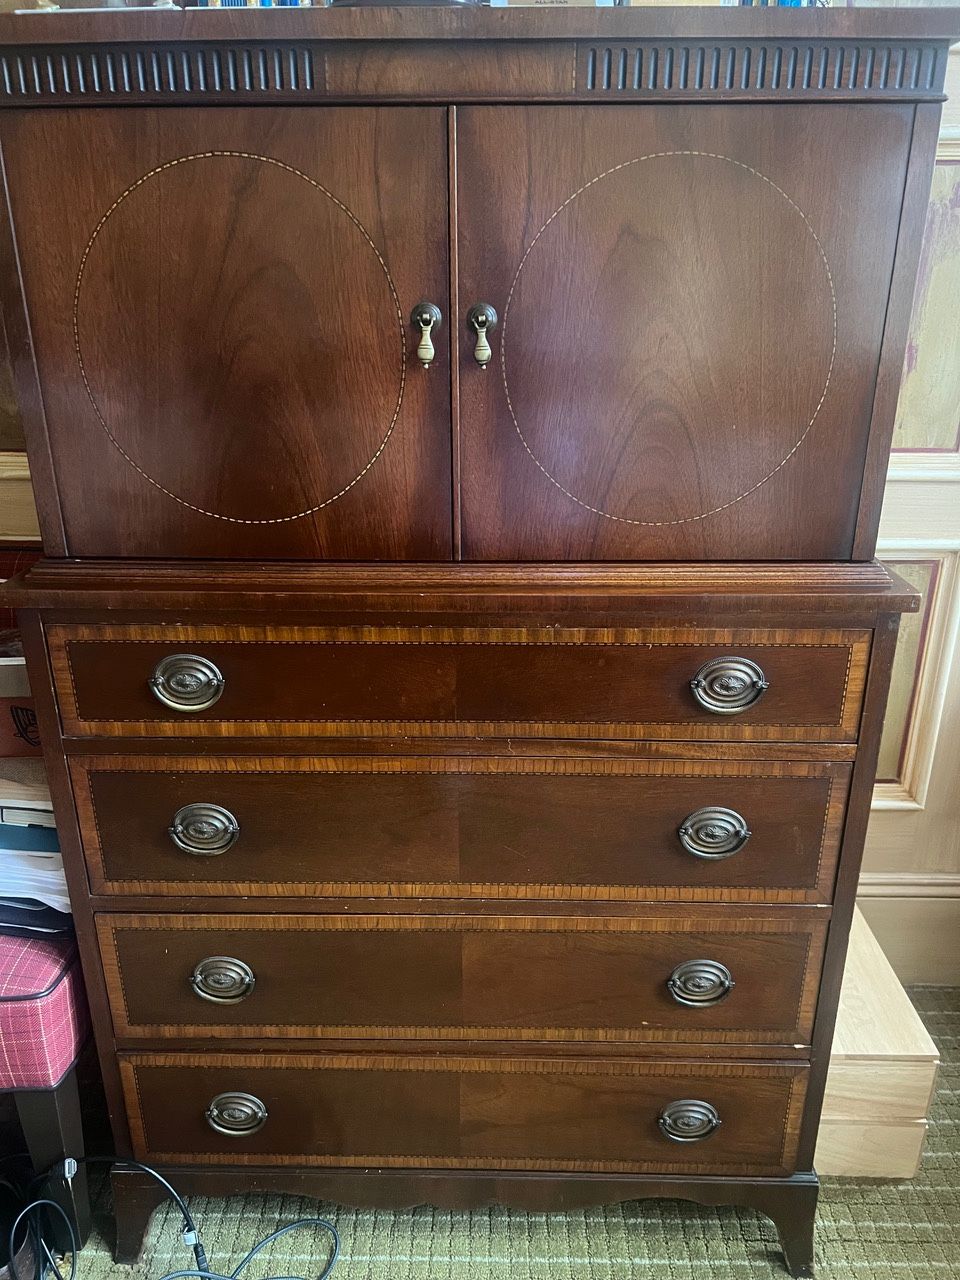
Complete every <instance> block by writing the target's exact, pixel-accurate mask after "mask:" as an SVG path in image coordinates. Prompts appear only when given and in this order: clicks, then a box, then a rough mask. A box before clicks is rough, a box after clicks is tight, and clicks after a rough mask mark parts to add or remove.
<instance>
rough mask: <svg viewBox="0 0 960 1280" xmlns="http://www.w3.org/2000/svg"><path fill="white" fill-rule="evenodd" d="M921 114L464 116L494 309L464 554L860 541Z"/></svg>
mask: <svg viewBox="0 0 960 1280" xmlns="http://www.w3.org/2000/svg"><path fill="white" fill-rule="evenodd" d="M912 125H913V114H912V109H911V108H908V107H903V106H896V107H894V106H891V107H876V106H856V107H854V106H850V107H843V108H838V107H836V106H833V105H829V106H810V105H804V106H799V105H797V106H783V105H776V106H753V105H751V106H747V105H742V104H741V105H735V106H734V105H731V106H723V107H717V106H710V107H698V106H695V105H683V106H680V105H658V106H650V107H649V108H647V109H646V110H644V111H642V112H639V113H638V112H637V110H636V108H635V107H632V106H606V105H605V106H603V107H595V106H591V107H578V108H575V109H574V108H571V107H537V108H531V107H511V108H504V107H501V106H497V107H490V108H463V109H462V110H460V111H458V113H457V154H458V209H459V211H460V212H459V220H460V229H461V234H460V245H459V289H460V308H461V311H462V312H466V311H467V310H468V309H469V307H470V306H471V305H472V304H473V303H474V302H476V301H478V300H480V299H481V298H482V299H483V300H486V301H489V302H491V303H492V304H493V305H494V307H495V308H496V309H497V310H498V312H499V313H500V324H499V327H498V329H497V331H496V332H495V333H494V334H493V335H492V338H491V345H492V346H493V347H494V349H495V354H494V361H493V362H492V364H491V368H490V369H489V370H488V371H486V372H485V373H482V372H481V371H480V370H479V369H476V368H474V369H470V368H469V363H467V367H465V368H463V370H462V372H461V378H460V396H461V400H460V404H461V426H460V443H461V451H462V455H461V456H462V462H461V468H462V485H463V491H462V503H463V545H464V555H465V557H466V558H468V559H476V560H500V559H520V560H591V559H605V560H631V559H639V560H651V559H652V560H686V559H692V560H703V559H707V558H721V559H725V558H729V559H733V560H744V559H764V560H775V559H794V560H797V559H801V560H802V559H810V560H817V559H842V558H845V557H848V556H849V555H850V554H851V551H852V546H853V535H854V527H855V524H856V512H857V501H858V498H859V492H860V483H861V474H862V470H863V459H864V451H865V448H866V441H867V435H868V431H869V427H870V422H871V416H872V410H873V395H874V383H875V380H876V374H877V353H878V351H879V346H880V341H881V334H882V330H883V323H884V314H885V303H886V298H887V294H888V291H889V288H890V274H891V271H892V266H893V253H894V247H895V243H896V233H897V226H898V210H899V207H900V202H901V199H902V196H903V179H904V174H905V171H906V163H907V154H908V149H909V145H910V138H911V131H912ZM853 157H855V158H856V159H855V162H854V163H851V159H852V158H853ZM880 172H883V174H884V180H883V182H882V183H879V182H878V181H877V175H878V174H879V173H880ZM852 208H856V209H857V210H858V211H859V215H858V223H859V227H858V233H857V235H856V236H852V235H851V234H850V227H849V214H848V211H849V210H850V209H852ZM494 366H495V367H494Z"/></svg>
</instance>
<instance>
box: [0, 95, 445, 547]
mask: <svg viewBox="0 0 960 1280" xmlns="http://www.w3.org/2000/svg"><path fill="white" fill-rule="evenodd" d="M2 124H3V152H4V160H5V165H6V176H7V183H8V189H9V193H10V199H11V203H12V210H13V224H14V230H15V234H16V240H17V248H18V251H19V258H20V267H21V272H22V278H23V287H24V294H25V298H26V304H27V313H28V315H29V321H30V325H31V328H32V336H33V343H34V347H35V352H36V360H37V366H38V370H39V381H40V388H41V391H42V400H43V407H44V411H45V415H46V423H47V430H48V433H49V439H50V445H51V452H52V456H53V467H54V471H55V475H56V482H57V489H58V492H59V499H60V507H61V511H62V517H63V523H64V527H65V540H66V547H67V549H68V551H69V553H70V554H72V555H79V556H159V557H181V556H182V557H199V558H219V557H254V558H258V559H301V558H302V559H332V560H435V559H449V557H450V548H451V497H450V429H449V365H448V358H447V354H446V348H445V347H444V346H442V344H440V343H439V341H438V343H437V346H436V356H435V359H434V362H433V365H432V367H431V368H430V369H428V370H427V369H424V368H422V367H421V363H420V361H419V360H418V359H416V356H415V351H416V345H417V337H416V335H415V334H414V331H413V330H412V328H411V324H410V315H411V312H412V310H413V308H414V306H415V304H416V303H418V302H419V301H420V300H421V299H427V300H432V301H435V302H436V303H438V304H440V305H441V306H442V308H443V310H444V311H446V309H447V308H446V299H447V295H448V291H449V276H448V259H447V240H448V226H447V173H446V151H447V147H446V139H447V132H446V119H445V114H444V112H443V111H442V110H439V109H428V108H427V109H421V110H416V111H414V110H406V111H405V110H396V109H393V110H391V109H383V108H380V109H378V108H359V107H357V108H345V109H336V108H328V109H318V110H312V111H311V110H307V111H297V110H288V109H276V110H275V109H270V108H266V109H264V108H260V109H255V108H247V109H241V110H234V111H228V110H224V109H214V110H210V111H193V110H183V109H168V110H156V109H145V108H138V109H133V110H130V111H116V110H93V111H85V112H84V111H80V112H61V111H50V112H37V113H20V112H18V113H15V114H6V115H5V116H4V117H3V120H2Z"/></svg>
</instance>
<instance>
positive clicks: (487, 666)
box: [48, 623, 870, 742]
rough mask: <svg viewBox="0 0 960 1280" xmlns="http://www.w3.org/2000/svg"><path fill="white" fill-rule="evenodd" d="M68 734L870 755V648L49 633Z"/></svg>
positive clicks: (225, 631)
mask: <svg viewBox="0 0 960 1280" xmlns="http://www.w3.org/2000/svg"><path fill="white" fill-rule="evenodd" d="M48 639H49V646H50V655H51V661H52V664H53V671H54V678H55V681H56V685H57V690H58V694H59V700H60V712H61V717H62V722H63V728H64V733H65V734H66V735H67V736H71V735H93V734H100V735H104V736H108V737H129V736H137V735H143V734H150V735H155V736H161V737H240V736H242V737H257V736H269V735H273V734H280V733H282V734H284V735H287V736H301V737H327V736H332V737H338V736H362V737H389V736H394V735H398V734H403V735H408V736H409V735H418V736H422V737H424V738H429V737H438V736H443V735H461V734H462V735H477V734H483V735H509V736H511V737H524V738H543V737H554V738H556V737H559V738H564V737H577V738H582V737H594V738H620V739H630V738H653V739H671V738H697V739H714V740H723V739H737V738H739V739H754V740H759V741H776V740H815V741H829V742H850V741H853V740H855V739H856V736H857V728H858V724H859V719H860V706H861V702H862V697H863V686H864V680H865V676H866V668H867V659H868V656H869V650H870V632H869V631H854V630H826V629H822V630H806V629H804V630H799V629H798V630H776V631H775V630H758V629H752V630H740V629H736V630H716V629H711V628H661V629H656V628H642V629H641V628H572V627H569V628H566V627H549V628H547V627H541V628H537V627H510V628H494V627H482V628H475V627H425V626H420V627H266V626H247V625H239V624H238V625H227V626H209V625H189V626H185V625H168V626H167V625H154V624H141V623H124V624H106V623H105V624H79V623H51V624H49V625H48Z"/></svg>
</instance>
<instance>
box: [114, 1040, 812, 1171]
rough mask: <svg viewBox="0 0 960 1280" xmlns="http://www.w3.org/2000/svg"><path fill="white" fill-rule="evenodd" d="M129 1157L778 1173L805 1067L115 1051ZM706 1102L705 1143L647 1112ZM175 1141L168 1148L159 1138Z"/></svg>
mask: <svg viewBox="0 0 960 1280" xmlns="http://www.w3.org/2000/svg"><path fill="white" fill-rule="evenodd" d="M120 1069H121V1074H122V1076H123V1082H124V1091H125V1095H126V1098H127V1110H128V1115H129V1119H130V1124H131V1128H132V1131H133V1135H134V1139H133V1142H134V1151H135V1153H136V1154H137V1156H138V1157H139V1158H141V1159H146V1160H151V1161H155V1162H158V1163H162V1164H177V1163H180V1162H185V1163H190V1164H199V1165H204V1164H233V1165H239V1166H245V1165H253V1166H256V1165H260V1166H270V1165H277V1164H285V1163H287V1162H288V1161H289V1160H290V1157H291V1156H295V1157H296V1162H297V1163H298V1164H300V1165H303V1166H306V1167H311V1166H327V1167H346V1168H349V1167H350V1166H354V1167H356V1166H362V1167H367V1168H369V1167H382V1168H422V1167H431V1168H438V1169H443V1168H446V1169H471V1168H475V1169H501V1170H517V1171H519V1170H528V1171H535V1170H540V1171H543V1172H546V1171H549V1170H568V1171H570V1172H575V1171H578V1170H579V1171H583V1172H588V1171H589V1172H596V1173H602V1172H623V1173H628V1172H641V1171H642V1172H650V1173H671V1172H678V1171H679V1172H685V1173H696V1172H704V1171H706V1170H707V1169H709V1170H710V1172H712V1173H717V1172H721V1171H722V1172H724V1173H730V1174H737V1175H744V1176H748V1175H750V1174H755V1173H765V1174H768V1175H770V1174H781V1175H782V1174H786V1173H789V1172H790V1171H791V1169H792V1165H793V1160H794V1152H795V1146H796V1131H797V1122H798V1119H799V1115H800V1111H801V1109H802V1105H803V1096H804V1090H805V1084H806V1074H807V1072H806V1068H805V1067H803V1066H801V1065H796V1064H791V1065H786V1064H783V1065H781V1064H771V1065H759V1064H753V1063H747V1064H740V1063H737V1064H733V1063H729V1064H714V1063H689V1062H670V1061H664V1062H659V1063H646V1062H634V1061H630V1060H628V1059H627V1060H609V1059H593V1060H577V1061H570V1060H565V1059H563V1058H557V1057H550V1058H541V1059H527V1058H523V1059H516V1058H510V1057H508V1056H501V1057H495V1058H483V1057H463V1056H461V1057H443V1056H436V1055H431V1056H399V1055H393V1056H383V1055H381V1056H378V1055H376V1054H367V1055H352V1056H341V1055H332V1054H331V1055H324V1056H320V1055H315V1056H306V1055H301V1054H289V1055H284V1056H280V1055H268V1054H267V1055H257V1056H242V1055H217V1054H210V1053H208V1054H195V1055H191V1054H122V1055H121V1056H120ZM236 1089H239V1090H242V1091H244V1092H248V1093H253V1094H254V1095H256V1096H258V1097H261V1098H262V1100H263V1102H264V1103H265V1104H266V1106H267V1108H268V1110H269V1111H270V1112H271V1114H270V1118H269V1119H268V1120H267V1123H266V1125H264V1127H263V1128H262V1129H261V1130H260V1131H259V1132H258V1133H255V1134H252V1135H249V1136H247V1137H243V1138H240V1139H239V1140H238V1139H237V1138H235V1137H233V1138H231V1137H223V1136H221V1135H219V1134H217V1133H215V1132H214V1131H213V1130H211V1129H210V1127H209V1126H208V1125H207V1123H206V1120H205V1119H204V1111H205V1109H206V1107H207V1106H208V1104H209V1102H210V1101H211V1099H212V1098H213V1097H214V1096H216V1095H217V1094H218V1093H220V1092H222V1091H225V1090H236ZM681 1097H682V1098H689V1097H703V1098H704V1099H705V1100H707V1101H712V1104H713V1105H715V1106H716V1107H717V1110H718V1111H719V1112H720V1113H721V1114H722V1116H723V1118H724V1123H723V1124H722V1126H721V1128H720V1129H718V1130H717V1131H716V1132H715V1133H713V1134H712V1135H711V1136H710V1137H709V1138H708V1139H706V1140H705V1141H704V1142H703V1143H702V1144H700V1143H691V1144H686V1145H684V1144H677V1143H672V1142H670V1141H669V1140H666V1139H664V1138H663V1137H662V1136H661V1134H660V1133H659V1131H658V1129H657V1116H658V1114H659V1112H660V1110H661V1109H662V1107H663V1106H664V1105H666V1103H668V1102H670V1101H673V1100H674V1099H675V1098H681ZM174 1135H175V1136H176V1139H177V1147H176V1149H173V1150H172V1149H171V1145H172V1144H171V1141H170V1139H171V1137H172V1136H174Z"/></svg>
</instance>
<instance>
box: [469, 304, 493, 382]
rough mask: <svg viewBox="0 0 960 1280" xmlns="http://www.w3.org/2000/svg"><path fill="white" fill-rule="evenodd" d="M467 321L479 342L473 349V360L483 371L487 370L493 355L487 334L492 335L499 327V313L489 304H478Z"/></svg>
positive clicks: (472, 309) (471, 310)
mask: <svg viewBox="0 0 960 1280" xmlns="http://www.w3.org/2000/svg"><path fill="white" fill-rule="evenodd" d="M467 320H468V321H469V324H470V328H471V329H472V330H473V332H474V333H475V334H476V335H477V342H476V345H475V346H474V348H473V358H474V360H476V362H477V364H478V365H479V366H480V368H481V369H485V368H486V367H487V365H488V364H489V363H490V359H491V357H492V355H493V351H492V350H491V349H490V343H489V341H488V339H487V334H488V333H492V332H493V330H494V329H495V328H496V327H497V313H496V311H494V309H493V307H491V305H490V303H489V302H478V303H477V305H476V306H475V307H471V308H470V314H469V315H468V316H467Z"/></svg>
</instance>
